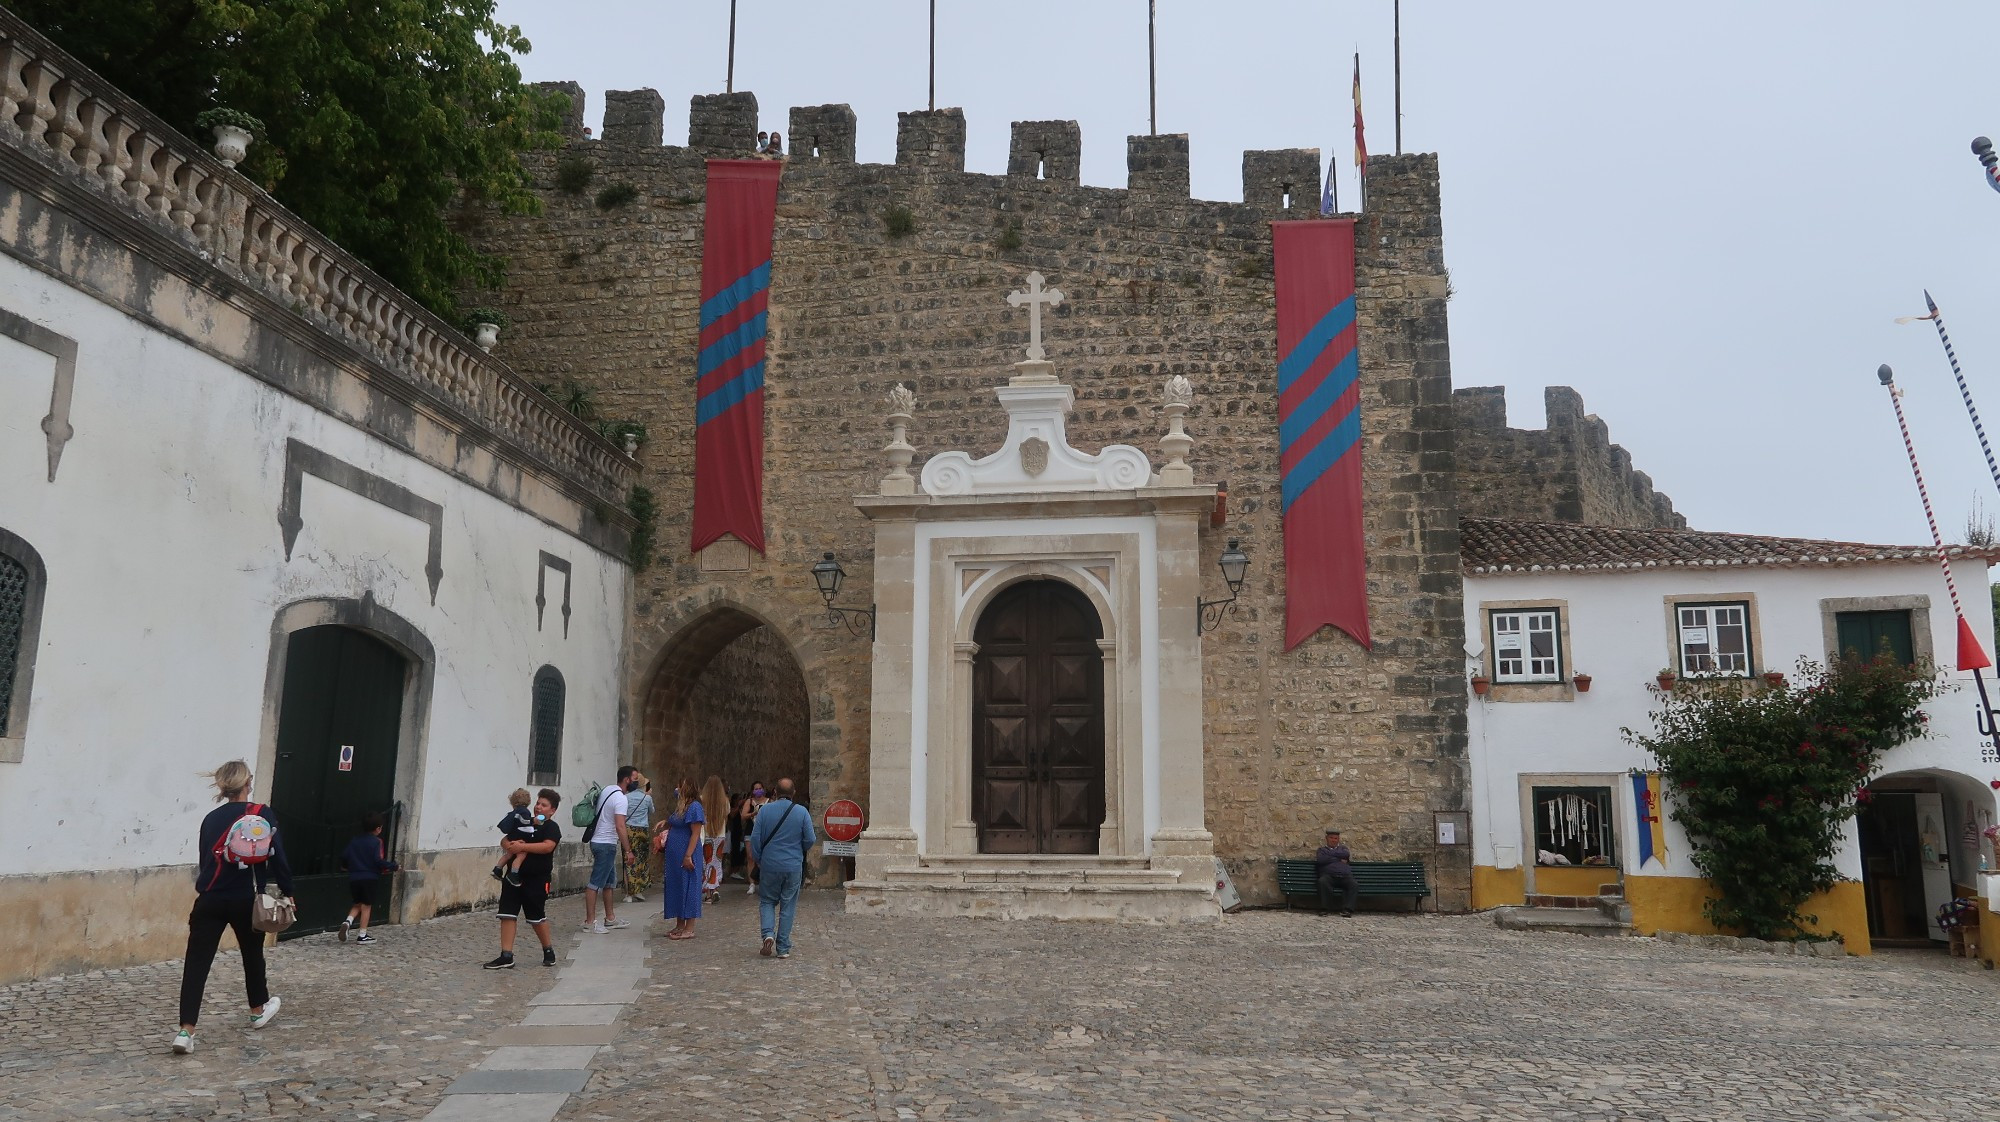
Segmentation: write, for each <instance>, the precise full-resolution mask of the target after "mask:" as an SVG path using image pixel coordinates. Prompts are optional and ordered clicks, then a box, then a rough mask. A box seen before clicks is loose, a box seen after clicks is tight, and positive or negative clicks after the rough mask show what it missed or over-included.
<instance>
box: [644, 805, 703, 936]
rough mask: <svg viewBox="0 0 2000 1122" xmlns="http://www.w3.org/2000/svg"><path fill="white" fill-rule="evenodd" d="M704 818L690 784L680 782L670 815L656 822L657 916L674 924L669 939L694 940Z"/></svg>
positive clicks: (699, 896) (698, 901) (698, 902)
mask: <svg viewBox="0 0 2000 1122" xmlns="http://www.w3.org/2000/svg"><path fill="white" fill-rule="evenodd" d="M706 820H707V816H706V815H704V814H703V813H702V809H701V798H700V796H699V794H698V793H697V790H696V788H695V784H694V780H692V779H683V780H681V782H680V786H679V787H678V788H676V789H675V791H674V809H673V813H671V814H669V815H667V816H666V818H665V819H664V820H662V821H661V822H660V825H659V830H660V833H659V834H657V835H656V836H657V837H658V838H659V841H658V842H657V843H655V847H656V848H657V849H659V850H660V858H661V860H660V864H661V865H662V866H663V867H664V869H663V871H664V875H663V876H662V877H661V883H660V897H661V901H662V905H661V913H662V914H663V915H664V916H665V917H666V918H667V919H670V920H673V921H674V929H673V930H672V931H669V932H667V938H669V939H692V938H694V921H695V920H697V919H700V918H701V880H702V861H701V828H702V823H703V822H704V821H706Z"/></svg>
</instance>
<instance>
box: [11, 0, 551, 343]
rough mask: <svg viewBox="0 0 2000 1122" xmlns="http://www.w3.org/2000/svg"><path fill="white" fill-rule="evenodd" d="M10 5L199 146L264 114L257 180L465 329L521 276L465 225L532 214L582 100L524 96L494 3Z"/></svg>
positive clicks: (523, 45)
mask: <svg viewBox="0 0 2000 1122" xmlns="http://www.w3.org/2000/svg"><path fill="white" fill-rule="evenodd" d="M9 3H10V6H11V7H12V8H13V10H14V12H15V13H16V14H18V15H19V16H21V18H23V19H25V20H27V21H28V22H29V23H30V24H32V25H34V26H35V27H37V28H39V29H40V30H41V31H42V32H43V33H44V34H46V35H48V36H49V37H50V38H51V39H54V40H55V41H56V43H58V44H59V45H60V46H62V48H63V49H64V50H67V51H68V52H70V53H71V54H73V55H75V56H76V57H77V58H78V59H80V60H81V61H83V62H84V63H85V64H86V65H88V66H90V67H91V68H93V69H95V70H96V71H97V72H98V73H100V74H102V75H103V76H104V77H105V78H107V79H109V80H110V81H112V82H113V83H116V84H117V85H118V86H119V87H120V88H121V89H123V90H124V91H125V92H126V93H128V94H130V95H131V96H133V97H134V98H137V99H138V100H139V101H140V102H142V103H143V104H145V105H146V106H147V107H148V108H150V109H152V110H153V111H154V112H156V113H158V114H160V115H161V116H162V117H164V118H166V120H167V122H168V123H169V124H171V125H173V126H174V127H175V128H178V129H180V130H181V131H183V132H185V133H187V134H188V135H190V136H196V135H197V132H198V130H197V129H196V128H195V125H194V119H195V116H196V115H197V114H199V113H200V112H201V111H202V110H204V109H208V108H211V107H217V106H221V107H227V108H231V109H240V110H244V111H246V112H249V113H252V114H254V115H256V116H257V117H259V118H261V119H262V120H263V122H264V124H265V129H266V135H262V136H259V137H258V138H257V140H258V142H257V143H256V144H254V145H252V147H251V149H250V157H249V159H247V160H246V161H244V166H243V167H242V169H241V170H242V171H243V172H244V173H245V174H247V175H249V176H250V177H251V178H253V179H255V180H257V181H259V182H260V183H261V184H262V185H263V186H264V187H265V188H266V189H268V190H270V191H271V193H272V194H273V195H274V196H275V197H276V198H277V199H278V201H280V202H282V203H284V204H285V205H286V206H288V207H290V208H291V209H292V210H293V211H295V212H297V213H298V214H299V216H300V217H302V218H304V219H305V220H306V221H308V222H311V223H312V224H313V225H314V226H316V227H318V228H319V229H320V230H321V231H322V232H324V233H325V234H326V235H327V236H328V237H330V238H332V239H333V240H334V241H335V242H337V243H339V244H340V245H341V247H342V248H344V249H346V250H347V251H348V252H350V253H353V254H354V255H355V256H357V257H359V258H361V259H362V260H363V261H365V262H367V263H368V264H369V266H370V267H372V268H373V269H375V271H376V272H378V273H380V274H382V276H383V277H385V278H387V279H388V280H389V281H390V282H391V283H394V284H396V285H397V286H399V287H400V288H402V289H403V290H404V291H406V292H408V293H409V294H410V295H412V296H414V297H416V298H417V299H418V300H421V301H422V302H423V303H424V304H426V305H427V306H429V307H430V308H431V309H432V310H433V311H436V312H438V313H439V314H440V315H443V316H445V317H447V318H448V319H449V318H452V313H453V311H454V310H455V309H456V304H457V300H456V293H457V292H458V291H459V290H460V289H462V288H464V287H466V286H468V285H479V286H482V287H497V286H498V284H499V283H500V280H501V277H502V271H503V264H504V263H503V262H502V261H500V260H499V259H498V258H496V257H493V256H490V255H487V254H483V253H480V252H479V251H478V250H477V249H475V248H474V247H473V245H472V244H471V243H470V242H469V241H468V240H467V239H466V238H465V237H464V235H463V234H462V233H461V232H460V230H459V229H455V228H454V225H455V223H454V222H453V221H452V220H451V215H452V214H453V213H454V212H457V213H459V214H461V215H463V214H464V213H466V211H465V208H467V207H468V206H477V205H486V206H492V207H496V208H498V209H500V210H502V211H507V212H517V213H520V212H526V213H532V212H533V211H534V210H535V209H536V205H537V203H536V199H535V196H534V195H533V193H532V192H530V191H529V189H528V180H527V176H526V174H525V172H524V171H523V169H522V167H521V163H520V160H519V157H518V153H519V152H520V151H521V150H523V149H526V148H532V147H547V146H552V145H554V144H556V143H559V141H560V138H559V136H558V135H557V134H556V132H555V129H556V126H557V124H558V123H559V121H560V119H561V115H562V113H563V111H564V109H565V108H566V100H567V99H565V98H564V97H563V96H562V95H560V94H549V93H545V92H543V91H541V90H538V89H536V88H534V87H531V86H526V85H523V84H522V82H521V72H520V69H519V68H518V67H517V66H515V64H514V56H515V55H519V54H526V53H527V51H528V49H529V47H528V41H527V40H526V39H525V38H523V37H522V35H521V30H520V28H518V27H513V26H510V25H507V24H502V23H500V22H498V21H497V20H496V19H495V18H494V4H495V0H371V2H369V3H365V4H357V3H348V2H345V0H9ZM204 139H205V138H204Z"/></svg>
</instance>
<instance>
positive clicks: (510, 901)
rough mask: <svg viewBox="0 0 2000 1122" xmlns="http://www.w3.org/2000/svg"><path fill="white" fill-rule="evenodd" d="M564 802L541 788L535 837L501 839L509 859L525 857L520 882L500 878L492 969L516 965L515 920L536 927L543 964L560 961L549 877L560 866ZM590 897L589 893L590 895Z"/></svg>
mask: <svg viewBox="0 0 2000 1122" xmlns="http://www.w3.org/2000/svg"><path fill="white" fill-rule="evenodd" d="M561 805H562V796H561V795H558V794H556V793H555V792H554V791H551V790H549V789H548V788H547V787H544V788H542V789H541V791H540V792H539V793H538V794H537V795H536V798H535V811H534V815H533V819H534V821H533V824H532V829H533V840H525V839H524V838H523V837H509V838H508V839H506V840H505V841H503V842H501V843H500V848H501V850H502V851H504V852H505V853H506V854H507V858H508V860H509V861H511V860H513V858H514V857H515V855H517V854H518V855H520V857H521V875H520V878H519V880H520V883H518V884H516V883H515V882H514V881H511V880H503V881H501V882H500V907H499V908H498V909H497V912H498V914H499V916H500V957H498V958H496V959H494V960H493V961H492V962H489V963H487V964H486V969H488V970H512V969H514V931H515V923H516V922H517V921H519V920H523V919H525V920H527V921H528V926H529V927H532V928H534V929H535V938H536V940H538V941H539V942H540V943H541V944H542V965H543V966H554V965H555V964H556V944H555V936H554V934H553V933H552V932H550V931H549V916H548V902H549V881H550V880H552V879H554V877H555V870H556V859H555V852H556V843H557V842H560V841H562V827H560V826H558V825H556V808H557V807H559V806H561ZM586 899H588V897H586Z"/></svg>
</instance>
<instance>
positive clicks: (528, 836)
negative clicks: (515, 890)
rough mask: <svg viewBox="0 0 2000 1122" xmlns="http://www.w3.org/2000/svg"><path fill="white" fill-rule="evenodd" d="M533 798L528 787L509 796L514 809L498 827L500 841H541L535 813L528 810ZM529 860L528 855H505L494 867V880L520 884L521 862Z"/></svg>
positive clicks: (520, 788)
mask: <svg viewBox="0 0 2000 1122" xmlns="http://www.w3.org/2000/svg"><path fill="white" fill-rule="evenodd" d="M532 798H533V796H531V795H529V794H528V789H527V788H526V787H516V788H514V793H513V794H511V795H509V796H507V802H508V803H510V804H511V805H512V806H513V808H514V809H512V810H510V811H508V812H507V817H505V818H502V819H501V820H500V821H499V823H498V825H497V826H496V829H498V830H499V831H500V840H502V841H505V840H507V839H508V838H513V839H514V840H515V841H524V842H533V841H539V840H541V838H540V831H538V830H536V829H535V815H534V812H532V811H530V810H529V809H528V803H529V801H530V800H531V799H532ZM527 859H528V855H527V854H525V853H517V854H515V855H514V856H512V857H508V856H506V855H505V854H504V853H503V854H502V855H501V858H500V863H499V864H498V865H495V866H493V879H494V880H501V881H506V882H507V883H508V884H514V885H518V884H520V883H521V862H523V861H526V860H527Z"/></svg>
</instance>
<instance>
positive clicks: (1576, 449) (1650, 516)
mask: <svg viewBox="0 0 2000 1122" xmlns="http://www.w3.org/2000/svg"><path fill="white" fill-rule="evenodd" d="M1542 400H1543V401H1544V402H1545V403H1546V405H1547V410H1548V421H1547V426H1546V427H1545V428H1539V429H1515V428H1508V427H1507V391H1506V390H1505V389H1504V388H1502V387H1499V386H1468V387H1466V388H1464V389H1460V390H1457V391H1455V392H1454V393H1453V394H1452V402H1453V405H1454V406H1455V407H1456V409H1457V412H1458V505H1459V512H1460V513H1462V514H1465V515H1469V516H1476V517H1480V518H1519V519H1525V520H1529V521H1535V522H1581V523H1586V524H1589V525H1593V526H1624V527H1629V528H1632V529H1685V528H1686V527H1687V519H1686V518H1684V517H1682V516H1681V515H1680V514H1679V513H1678V512H1676V511H1675V510H1674V503H1673V500H1672V499H1670V498H1668V497H1667V496H1665V495H1663V494H1661V493H1659V492H1658V491H1655V490H1653V480H1652V477H1651V476H1648V475H1647V474H1646V473H1645V472H1643V471H1639V470H1638V469H1636V468H1634V467H1633V466H1632V454H1631V453H1629V452H1627V451H1626V450H1625V449H1623V448H1621V447H1619V446H1618V445H1616V444H1613V443H1611V432H1610V430H1609V429H1608V428H1607V427H1606V426H1605V424H1604V422H1603V421H1602V420H1600V419H1599V418H1598V417H1597V416H1596V415H1595V414H1592V413H1585V412H1584V411H1583V398H1582V397H1581V396H1580V395H1579V394H1578V393H1577V392H1576V391H1575V390H1573V389H1571V388H1569V387H1568V386H1550V387H1548V388H1547V389H1545V390H1543V391H1542Z"/></svg>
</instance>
